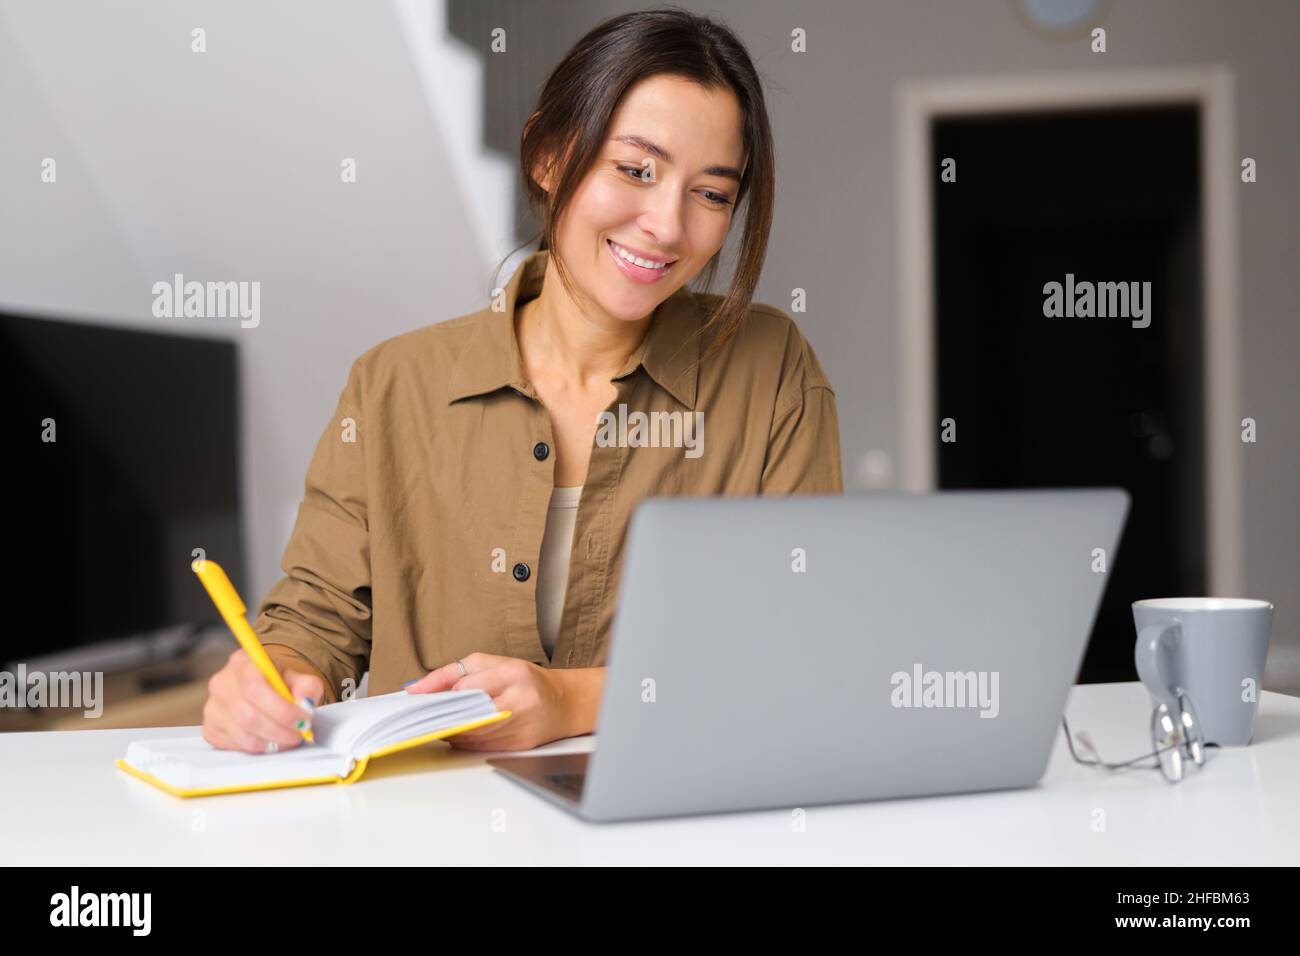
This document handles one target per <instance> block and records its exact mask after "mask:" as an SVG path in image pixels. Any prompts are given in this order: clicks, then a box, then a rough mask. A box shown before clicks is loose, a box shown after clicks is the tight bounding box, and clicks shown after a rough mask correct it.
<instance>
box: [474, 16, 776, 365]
mask: <svg viewBox="0 0 1300 956" xmlns="http://www.w3.org/2000/svg"><path fill="white" fill-rule="evenodd" d="M663 74H667V75H673V76H678V77H682V78H684V79H687V80H692V81H694V82H696V83H698V84H700V85H701V86H703V87H705V88H706V89H710V90H713V89H728V90H731V92H732V93H734V94H735V96H736V99H737V100H738V101H739V103H740V110H741V115H742V134H743V139H744V143H745V155H746V159H747V162H746V163H745V168H744V175H743V176H742V178H741V182H740V188H739V189H738V191H737V193H736V197H735V207H734V211H733V214H732V215H733V220H732V221H733V222H734V221H735V220H734V217H735V216H736V215H738V214H739V211H740V204H741V202H742V201H745V202H746V206H745V232H744V236H743V237H742V240H741V246H740V253H739V259H740V261H739V263H738V264H737V267H736V271H735V275H734V277H733V279H732V283H731V288H730V289H729V290H728V291H727V294H726V295H725V296H722V297H721V298H720V299H719V301H718V304H717V307H716V308H715V309H714V310H713V312H712V313H711V314H710V315H709V316H708V318H707V319H706V321H705V323H704V324H703V326H702V328H701V334H702V335H711V336H712V341H711V342H710V344H709V345H708V347H707V349H706V350H705V351H704V353H703V354H702V355H701V357H700V361H701V362H703V361H704V360H705V359H707V358H709V357H710V356H712V355H713V354H715V353H716V352H717V351H718V350H719V349H721V348H722V346H723V345H725V344H726V342H727V341H728V340H729V339H730V338H731V337H732V336H733V335H735V334H736V333H737V332H738V331H739V330H740V328H741V326H742V325H744V323H745V320H746V318H747V316H748V314H749V306H750V302H751V300H752V299H753V295H754V289H755V287H756V286H757V285H758V276H759V273H760V272H761V271H762V268H763V259H764V257H765V256H766V254H767V238H768V233H769V232H770V230H771V227H772V205H773V201H774V194H775V179H776V175H775V159H774V156H773V148H772V130H771V126H770V124H769V122H768V116H767V104H766V102H765V100H764V98H763V87H762V83H761V81H760V79H759V76H758V72H757V71H756V70H755V69H754V64H753V62H752V61H751V60H750V58H749V53H748V52H747V51H746V50H745V47H744V45H743V44H742V43H741V42H740V40H739V38H738V37H737V36H736V35H735V34H734V33H733V32H732V31H731V30H730V29H729V28H728V27H726V26H723V25H721V24H719V23H717V22H715V21H713V20H710V19H708V18H707V17H703V16H699V15H698V14H695V13H691V12H689V11H687V10H682V9H679V8H676V7H662V8H659V9H654V10H642V11H637V12H633V13H625V14H621V15H619V16H616V17H612V18H610V19H608V20H605V21H603V22H601V23H600V24H598V25H597V26H596V27H595V28H594V29H592V30H591V32H589V33H588V34H587V35H586V36H584V37H583V38H582V39H581V40H579V41H578V42H577V44H576V45H575V46H574V47H573V49H572V50H570V51H569V52H568V53H567V54H566V55H565V57H564V59H563V60H561V61H560V63H559V65H558V66H557V67H556V68H555V70H554V71H553V72H552V73H551V75H550V78H549V79H548V80H547V81H546V85H545V87H544V88H543V89H542V93H541V96H540V97H539V98H538V101H537V108H536V110H535V111H534V112H533V114H532V116H531V117H529V120H528V122H527V123H526V124H525V126H524V130H523V135H522V137H521V139H520V148H519V168H520V172H521V174H522V176H523V185H524V190H525V194H526V196H527V197H528V202H529V205H530V206H531V207H532V208H533V210H534V212H536V211H537V209H538V208H539V207H540V208H541V210H542V227H541V228H540V229H539V230H538V232H537V233H535V234H534V235H533V236H532V238H530V239H528V240H527V241H526V242H525V243H524V244H523V245H528V244H529V243H532V242H534V241H536V240H538V239H539V238H540V240H541V245H540V247H539V248H540V249H549V250H554V249H555V243H556V237H557V235H558V222H559V220H560V218H561V216H562V214H563V212H564V209H565V207H566V206H567V205H568V203H569V201H570V200H571V199H572V197H573V194H574V192H575V191H576V190H577V188H578V186H579V185H580V184H581V182H582V179H583V177H584V176H585V175H586V174H587V171H588V170H589V169H590V168H591V166H592V164H593V163H595V161H596V160H597V158H598V155H599V153H600V151H601V150H602V149H603V148H604V145H605V140H606V138H607V137H608V133H609V125H610V122H611V121H612V120H613V117H614V113H615V112H616V111H617V109H618V105H619V103H620V102H621V101H622V99H623V97H624V95H626V94H627V92H628V91H629V90H630V89H631V88H632V87H633V86H635V85H636V84H637V83H639V82H641V81H642V80H645V79H647V78H649V77H651V76H657V75H663ZM553 157H562V160H561V161H560V162H559V163H558V164H557V166H556V167H555V168H556V172H557V181H556V182H555V183H554V186H555V188H554V191H553V193H551V194H548V193H547V192H546V191H545V190H544V189H542V187H541V185H540V184H538V183H537V182H536V181H535V180H534V179H533V176H532V172H533V170H534V169H537V168H539V167H541V168H545V164H546V162H547V160H548V159H549V158H553ZM719 255H720V252H719V254H717V255H714V257H713V258H712V259H711V260H710V261H709V264H708V265H707V266H706V267H705V268H704V269H703V270H701V274H702V275H703V276H704V277H705V278H704V290H707V288H708V287H709V286H710V285H712V283H713V280H714V278H715V277H716V273H717V268H718V257H719ZM507 258H509V257H507ZM552 258H554V259H555V262H556V269H557V272H558V274H559V276H560V278H561V281H562V282H563V283H564V286H565V288H566V289H567V290H569V292H570V294H574V288H573V284H572V281H571V279H570V276H569V273H568V271H567V270H566V269H565V267H564V263H563V262H562V261H561V260H560V259H559V258H558V257H557V256H555V255H554V252H552ZM498 271H499V267H498ZM575 297H576V296H575Z"/></svg>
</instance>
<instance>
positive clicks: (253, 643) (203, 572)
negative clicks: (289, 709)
mask: <svg viewBox="0 0 1300 956" xmlns="http://www.w3.org/2000/svg"><path fill="white" fill-rule="evenodd" d="M190 568H191V570H193V571H194V573H195V574H197V575H198V576H199V580H200V581H202V582H203V586H204V587H205V588H207V591H208V597H210V598H212V603H213V604H215V605H216V606H217V610H218V611H220V612H221V616H222V617H223V618H225V620H226V623H227V624H228V625H229V626H230V630H231V631H233V632H234V635H235V640H237V641H239V646H240V647H242V648H243V649H244V651H245V653H247V654H248V656H249V657H250V658H251V659H252V661H253V663H254V664H256V665H257V669H258V670H259V671H261V672H262V673H263V674H265V675H266V679H267V680H269V681H270V682H271V686H272V687H274V688H275V689H276V690H277V691H278V692H279V693H280V696H281V697H283V698H284V699H285V700H287V701H288V702H289V703H291V704H296V703H297V701H295V700H294V699H293V694H291V693H289V688H288V687H287V686H285V683H284V679H283V678H282V677H281V676H280V672H279V671H277V670H276V669H275V665H274V664H272V663H271V658H269V657H268V656H267V654H266V648H264V647H262V642H261V641H259V640H258V639H257V635H256V634H254V633H253V629H252V628H251V627H250V626H249V624H248V621H247V620H246V619H245V617H244V615H245V614H246V613H247V610H248V609H247V608H245V607H244V602H243V601H241V600H240V599H239V593H238V592H237V591H236V590H235V586H234V585H233V584H231V583H230V578H228V577H226V572H225V571H223V570H222V568H221V565H219V564H217V563H216V562H215V561H209V560H207V559H205V558H197V559H196V560H195V561H194V562H193V563H191V564H190ZM301 733H302V736H303V739H304V740H307V741H313V742H314V741H315V739H316V738H315V736H313V734H312V732H311V728H310V727H304V728H302V730H301Z"/></svg>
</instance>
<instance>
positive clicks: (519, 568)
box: [514, 561, 532, 581]
mask: <svg viewBox="0 0 1300 956" xmlns="http://www.w3.org/2000/svg"><path fill="white" fill-rule="evenodd" d="M514 574H515V580H516V581H527V580H528V575H530V574H532V571H530V570H529V569H528V565H526V564H524V562H522V561H520V562H519V563H518V564H516V565H515V567H514Z"/></svg>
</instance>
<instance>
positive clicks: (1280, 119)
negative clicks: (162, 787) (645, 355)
mask: <svg viewBox="0 0 1300 956" xmlns="http://www.w3.org/2000/svg"><path fill="white" fill-rule="evenodd" d="M521 2H522V0H521ZM685 5H686V6H688V7H691V8H692V9H697V10H699V11H700V12H706V13H712V14H715V15H718V16H720V17H722V18H723V19H725V20H727V21H728V22H730V23H731V24H732V25H733V26H734V27H736V28H737V29H738V31H739V32H740V33H741V35H742V37H743V38H744V39H745V41H746V42H747V43H748V45H749V47H750V51H751V53H752V54H753V56H754V57H755V59H756V61H757V63H758V65H759V69H760V70H761V71H762V73H763V74H764V76H765V78H766V80H767V81H768V95H769V100H768V102H769V108H770V110H771V114H772V120H773V123H774V126H775V129H776V133H777V141H778V164H779V167H778V171H779V189H778V204H777V216H776V223H775V228H774V230H773V234H772V239H771V245H770V249H769V255H768V265H767V268H766V270H765V274H764V277H763V281H762V285H761V287H760V289H759V297H760V298H761V299H763V300H765V301H770V302H773V303H775V304H778V305H783V306H784V307H787V308H788V306H789V299H790V289H792V288H794V287H800V288H804V289H807V290H808V296H809V311H808V312H807V313H806V314H804V315H801V316H799V317H798V318H799V321H800V324H801V326H802V327H803V328H804V329H805V331H806V333H807V334H808V336H809V337H810V339H811V341H812V343H813V345H814V347H815V348H816V349H817V351H818V353H819V355H820V356H821V358H822V361H823V364H824V365H825V367H826V370H827V372H828V374H829V375H830V377H831V380H832V381H833V383H834V384H835V387H836V391H837V394H838V396H839V403H840V421H841V429H842V438H843V451H844V460H845V467H846V471H847V474H846V481H847V483H848V485H849V486H850V487H862V486H863V485H862V483H861V480H860V477H861V471H860V468H861V465H860V463H861V461H862V458H863V456H864V455H865V454H866V453H867V452H868V451H870V450H873V449H878V450H882V451H884V452H885V453H887V454H888V455H890V456H891V457H892V458H893V459H894V461H895V462H896V461H897V451H898V448H899V440H900V435H899V424H898V413H897V405H896V397H897V395H898V391H899V381H898V372H897V368H898V348H899V342H898V335H897V323H898V294H899V291H898V282H899V278H898V277H899V266H900V263H899V259H898V252H897V250H896V248H895V235H896V228H897V227H896V221H895V217H896V213H897V206H896V202H895V197H896V171H895V169H894V148H895V137H894V126H893V121H894V117H893V109H894V95H895V91H896V89H897V87H898V84H899V83H900V82H901V81H903V80H905V79H911V78H924V77H947V76H969V75H1007V74H1016V73H1020V72H1024V71H1033V72H1037V71H1044V70H1092V71H1104V70H1110V69H1128V68H1138V67H1158V66H1174V65H1188V64H1210V63H1213V64H1223V65H1226V66H1228V67H1229V68H1230V69H1231V70H1232V71H1233V72H1234V74H1235V79H1236V89H1237V96H1238V112H1237V123H1238V133H1237V137H1238V146H1237V147H1236V151H1237V152H1239V153H1240V154H1241V155H1250V156H1254V157H1255V158H1256V159H1257V160H1258V161H1259V168H1260V182H1258V183H1257V184H1255V185H1251V186H1242V187H1241V189H1240V192H1239V204H1240V205H1239V210H1240V212H1239V215H1240V240H1241V252H1240V270H1241V272H1240V280H1241V281H1240V284H1241V296H1240V303H1239V304H1240V315H1241V318H1240V325H1241V330H1242V338H1241V355H1242V365H1243V367H1242V370H1241V371H1242V375H1241V380H1242V388H1243V396H1242V398H1243V407H1244V408H1245V409H1246V410H1247V412H1246V413H1247V414H1250V415H1252V416H1253V417H1255V418H1256V419H1257V421H1258V422H1259V427H1260V440H1259V442H1258V444H1256V445H1253V446H1244V447H1243V451H1242V454H1243V456H1244V485H1243V496H1244V515H1245V548H1246V568H1245V577H1246V582H1247V585H1246V590H1247V591H1248V592H1249V594H1250V595H1252V596H1258V597H1267V598H1270V599H1272V600H1274V601H1275V602H1276V604H1277V607H1278V613H1277V619H1276V630H1275V632H1274V649H1275V653H1274V654H1273V655H1272V656H1271V658H1270V671H1269V677H1268V679H1267V681H1266V684H1267V685H1268V686H1273V687H1276V686H1280V682H1281V681H1282V679H1283V677H1284V676H1286V677H1287V679H1288V680H1289V682H1290V683H1291V684H1292V685H1294V684H1295V683H1297V682H1298V681H1300V678H1297V677H1296V674H1297V673H1298V672H1300V597H1297V591H1298V590H1300V589H1298V588H1297V582H1298V581H1300V496H1298V495H1297V476H1298V475H1300V428H1297V427H1296V425H1295V416H1296V411H1297V408H1298V407H1300V382H1298V381H1297V379H1298V376H1297V375H1296V365H1297V362H1296V358H1295V356H1296V355H1297V354H1298V353H1300V327H1298V326H1297V323H1296V307H1295V299H1294V282H1293V280H1292V276H1293V275H1294V273H1295V264H1296V253H1297V241H1296V240H1297V222H1298V221H1300V217H1297V212H1298V210H1297V207H1296V200H1295V182H1296V181H1297V172H1298V170H1297V168H1296V163H1297V158H1296V157H1297V149H1296V147H1297V129H1298V127H1300V118H1298V117H1297V111H1296V108H1295V90H1296V89H1297V88H1300V83H1298V82H1297V81H1298V80H1300V76H1298V75H1297V74H1298V72H1300V69H1298V67H1297V58H1296V56H1295V47H1296V39H1297V36H1298V35H1300V5H1297V4H1295V3H1294V2H1291V0H1275V2H1240V3H1232V4H1227V3H1220V2H1191V0H1143V2H1141V3H1138V2H1123V0H1120V2H1117V3H1115V4H1114V5H1113V7H1112V9H1111V10H1110V12H1109V14H1108V16H1107V18H1106V20H1105V26H1106V27H1107V30H1108V33H1109V52H1108V53H1106V54H1105V55H1104V56H1097V55H1094V54H1091V53H1090V52H1088V50H1087V46H1086V44H1085V43H1084V42H1082V41H1078V40H1076V41H1072V42H1069V43H1065V42H1060V41H1055V40H1050V39H1047V38H1044V37H1041V36H1038V35H1036V34H1034V33H1033V32H1031V31H1030V30H1029V29H1027V28H1026V26H1025V25H1024V24H1023V23H1022V21H1021V20H1020V19H1019V18H1018V16H1017V15H1016V13H1015V4H1014V3H1013V2H1011V0H1005V2H1004V0H984V2H959V0H951V2H938V0H890V2H874V3H864V2H841V3H801V4H789V3H781V2H775V0H765V2H752V0H717V2H713V3H709V4H707V5H706V4H694V3H687V4H685ZM526 6H527V7H528V8H530V9H531V10H532V11H533V15H532V16H531V17H528V18H527V19H525V18H524V17H523V15H522V14H521V13H520V9H521V6H520V3H496V4H491V5H489V7H488V9H489V10H490V16H493V17H499V21H500V23H501V25H504V26H506V27H507V28H508V29H510V31H511V32H510V37H511V43H512V44H513V45H514V49H516V50H518V51H520V52H519V56H520V58H521V59H523V58H527V61H526V62H525V63H523V65H522V70H523V72H524V73H525V74H527V75H532V76H533V77H534V78H533V79H532V80H531V83H532V84H533V85H534V88H535V85H536V84H540V83H541V81H542V80H543V79H544V77H545V71H546V70H547V68H548V64H550V63H551V62H552V61H551V57H553V56H554V55H556V54H555V53H554V52H553V51H557V50H558V51H560V52H562V51H563V50H564V49H566V48H567V46H568V45H569V44H570V43H572V42H573V41H574V40H576V39H577V38H578V37H579V36H580V35H581V34H582V33H584V32H585V31H586V30H587V29H589V28H590V26H591V25H593V24H594V23H595V22H596V21H597V20H598V19H600V18H602V17H603V16H606V15H610V14H613V13H617V12H620V11H622V10H625V9H629V8H630V6H631V5H627V4H621V3H611V2H606V3H601V2H596V0H585V2H581V3H562V2H554V3H548V4H539V3H538V2H537V0H529V2H528V3H527V4H526ZM646 6H650V4H647V5H646ZM539 7H544V8H548V11H547V12H550V13H551V15H549V16H545V17H541V18H539V17H538V16H537V15H536V11H537V9H538V8H539ZM465 22H466V21H465V18H462V19H461V22H460V26H461V27H462V29H463V28H464V26H465ZM468 22H470V23H471V24H472V23H473V22H474V20H473V18H470V19H469V21H468ZM199 24H201V25H204V26H206V27H207V28H208V30H209V45H210V52H209V53H208V54H206V55H205V57H204V58H197V57H195V56H193V55H192V54H190V53H189V52H188V32H189V29H190V27H191V26H193V25H199ZM516 24H519V25H520V28H519V29H515V26H516ZM794 27H803V28H804V29H806V31H807V34H808V38H809V40H808V43H809V51H808V52H807V53H805V54H801V55H794V54H792V53H791V52H790V50H789V35H790V31H791V30H792V29H793V28H794ZM462 39H464V38H462ZM539 50H542V51H545V53H544V54H543V55H538V51H539ZM520 71H521V66H520V64H517V63H512V64H511V78H510V83H509V84H508V86H509V88H510V89H512V90H515V91H516V92H515V94H513V95H514V96H515V97H516V98H517V97H518V95H519V94H518V92H517V91H518V90H520V89H523V90H527V89H528V88H529V82H528V79H527V75H525V76H524V77H523V78H522V79H521V77H520V75H519V74H520ZM491 88H492V87H491V84H489V89H491ZM443 92H444V93H445V94H446V95H448V96H452V97H455V96H467V95H478V94H477V93H476V88H470V87H467V88H466V89H465V90H463V91H462V90H446V91H443ZM488 108H489V109H491V108H492V107H491V105H490V104H489V106H488ZM502 108H504V109H508V110H512V111H517V110H518V109H519V105H518V103H517V102H511V103H507V104H505V105H504V106H503V107H502ZM0 130H2V131H3V133H2V135H3V137H4V140H5V148H4V149H3V150H0V209H3V215H0V270H2V271H0V306H3V307H9V308H26V309H31V310H37V311H48V312H52V313H58V314H68V315H80V316H89V317H94V318H97V319H100V320H103V321H106V322H110V321H111V322H121V323H124V324H131V325H149V324H151V323H157V321H158V320H153V319H152V318H150V316H149V312H148V304H149V301H150V297H149V294H148V289H149V285H150V284H151V283H152V282H153V281H154V280H156V279H157V278H160V277H165V276H168V275H170V274H171V272H173V271H183V272H185V273H187V274H193V275H195V276H200V277H203V278H234V279H244V278H247V279H261V280H263V286H264V290H263V302H264V310H265V311H266V316H265V317H264V319H263V326H262V328H260V329H258V330H251V331H252V332H255V334H250V330H245V331H243V332H237V331H234V330H229V329H214V330H207V331H208V334H229V335H237V336H238V340H239V341H240V343H241V346H242V347H243V349H244V355H245V372H246V380H245V384H244V393H243V400H244V403H245V410H246V415H247V436H246V437H247V441H248V449H249V453H250V454H249V456H248V459H247V461H246V474H245V488H246V492H247V495H248V501H249V525H250V535H251V538H250V541H251V549H252V555H251V556H252V559H253V570H254V580H255V581H256V582H257V588H258V594H257V595H256V597H251V596H250V603H251V602H252V600H255V599H257V598H260V595H261V592H262V591H264V590H265V588H267V587H269V586H270V584H271V583H272V582H273V581H274V579H275V577H276V575H277V574H278V568H277V566H278V562H279V557H280V552H281V550H282V548H283V544H284V537H285V535H286V534H287V531H288V523H289V521H290V520H291V518H292V511H293V508H294V507H296V503H297V501H298V499H299V498H300V496H301V489H302V476H303V472H304V469H305V467H306V463H307V460H308V457H309V455H310V451H311V447H312V444H313V443H314V441H315V440H316V437H317V436H318V434H319V432H320V429H321V428H322V426H323V424H324V422H325V421H326V419H327V418H328V416H329V414H330V412H331V411H332V409H333V403H334V400H335V398H336V396H337V393H338V389H339V388H340V387H341V386H342V383H343V378H344V375H345V373H346V368H347V364H348V362H349V361H350V360H351V358H352V357H354V356H355V355H357V354H359V353H360V352H361V351H363V350H364V349H365V348H367V347H368V346H369V345H371V344H373V343H374V342H376V341H378V340H379V339H381V338H384V337H386V336H388V335H391V334H395V333H396V332H399V331H402V330H404V329H407V328H412V327H415V326H418V325H422V324H425V323H428V322H433V321H438V320H440V319H443V318H449V317H451V316H453V315H456V314H459V313H461V312H464V311H468V310H469V309H471V308H477V307H478V306H480V305H481V304H482V303H483V288H484V284H485V283H486V281H487V277H488V275H489V274H490V270H491V267H492V266H494V265H495V263H496V261H497V259H498V258H499V257H500V256H502V255H504V253H505V252H506V249H505V248H504V247H501V248H496V247H492V248H480V244H479V243H477V242H476V241H475V238H474V235H475V234H474V232H473V229H472V228H471V226H470V219H471V218H472V217H471V216H469V215H468V214H467V213H466V209H467V208H468V207H467V204H469V203H473V202H474V201H475V199H474V192H475V189H476V188H481V187H479V186H478V184H476V183H475V182H474V181H473V179H472V178H471V179H468V180H467V179H465V178H464V177H462V178H460V179H458V178H457V173H456V172H455V168H454V164H452V163H451V162H450V161H449V160H448V158H447V157H448V154H449V152H450V150H451V149H452V148H453V147H454V146H456V145H457V144H455V143H448V142H446V141H445V137H444V136H442V135H440V133H439V131H438V130H439V127H438V125H437V124H436V123H435V122H434V121H433V120H432V119H431V118H430V115H429V109H428V104H427V103H426V102H425V101H424V100H423V98H422V92H421V90H420V86H419V80H418V79H417V76H416V73H415V71H414V70H413V69H412V68H411V66H410V63H409V51H408V49H407V47H406V46H405V44H404V40H403V37H402V35H401V26H400V22H399V18H397V17H396V16H395V15H394V14H393V11H392V9H391V8H390V7H389V6H388V5H386V4H378V3H375V4H366V5H360V4H349V3H341V2H333V3H330V2H326V3H321V2H307V0H292V2H277V3H274V4H248V3H236V4H216V3H202V2H199V3H192V4H186V5H185V6H184V7H175V6H173V5H164V4H161V3H138V2H137V3H126V4H115V5H113V6H112V8H111V10H110V9H106V8H105V7H104V5H101V4H96V3H89V2H85V3H67V4H59V5H54V4H47V3H41V2H35V0H16V2H14V0H11V2H7V3H6V4H5V7H4V8H3V11H0ZM47 155H55V156H61V157H66V158H65V159H64V160H62V161H61V163H60V174H61V180H60V185H59V186H58V187H57V189H51V188H49V187H45V186H42V185H41V184H40V183H39V181H38V179H37V175H38V172H39V165H38V164H39V160H40V157H43V156H47ZM343 155H360V156H362V157H364V160H363V165H362V171H363V183H362V185H363V188H359V189H352V190H350V191H349V190H344V189H342V188H341V187H340V186H339V184H338V175H337V170H338V157H340V156H343ZM169 327H174V323H173V324H172V325H171V326H169ZM1284 672H1285V675H1284Z"/></svg>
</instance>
